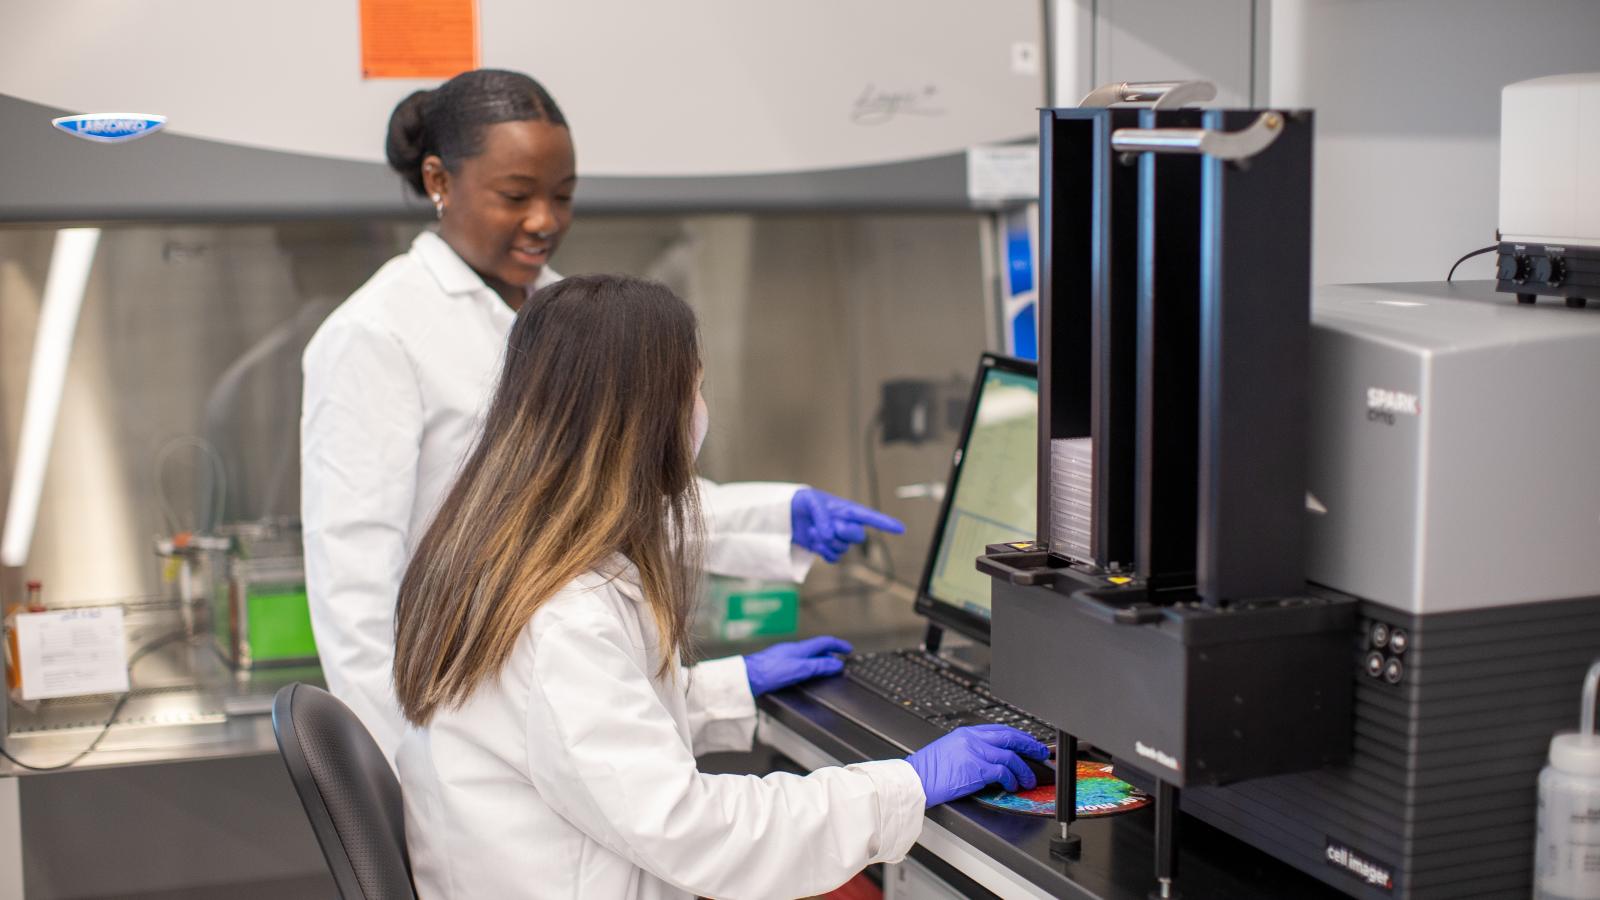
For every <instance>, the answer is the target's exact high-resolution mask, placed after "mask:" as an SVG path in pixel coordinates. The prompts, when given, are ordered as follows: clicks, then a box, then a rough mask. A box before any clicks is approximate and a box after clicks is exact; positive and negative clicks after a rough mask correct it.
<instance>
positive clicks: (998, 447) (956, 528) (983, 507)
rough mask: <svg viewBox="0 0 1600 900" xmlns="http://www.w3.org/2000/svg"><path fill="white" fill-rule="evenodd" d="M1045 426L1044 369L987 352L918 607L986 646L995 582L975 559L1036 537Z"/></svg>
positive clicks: (952, 468)
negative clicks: (997, 546) (996, 548)
mask: <svg viewBox="0 0 1600 900" xmlns="http://www.w3.org/2000/svg"><path fill="white" fill-rule="evenodd" d="M1038 422H1039V375H1038V367H1037V366H1036V365H1035V364H1034V363H1031V362H1027V361H1024V360H1019V359H1012V358H1010V357H1006V356H998V355H996V354H993V353H985V354H984V355H983V358H982V359H981V360H980V361H979V363H978V374H977V378H976V379H975V380H974V382H973V386H972V395H971V397H970V399H969V400H968V401H967V416H966V421H965V422H964V423H963V425H962V429H961V440H960V441H959V442H958V443H957V444H956V448H955V452H954V454H953V455H952V458H951V464H950V478H949V480H948V481H947V482H946V486H945V495H944V501H943V505H942V506H941V507H940V509H939V521H938V525H937V527H936V528H935V530H934V534H933V545H932V547H931V549H930V550H929V552H928V559H927V562H926V564H925V565H924V566H923V571H922V581H921V583H920V584H919V585H918V587H917V603H916V608H917V611H918V612H919V613H922V614H923V615H925V616H927V617H928V618H929V619H931V620H932V621H934V622H936V623H938V624H940V625H943V626H945V627H947V628H951V629H954V630H955V631H959V632H961V633H962V634H965V635H967V636H969V637H972V638H975V639H977V640H981V641H983V642H985V643H987V642H988V640H989V586H990V584H991V583H992V582H993V579H991V578H990V577H989V576H987V575H985V574H983V573H981V572H979V571H978V569H977V565H976V560H977V558H978V557H979V556H982V555H983V552H984V547H985V546H986V545H988V544H999V543H1004V542H1009V541H1031V540H1033V539H1034V529H1035V527H1036V525H1037V522H1036V520H1035V509H1036V507H1037V494H1036V489H1035V485H1036V482H1037V478H1038V447H1039V428H1038Z"/></svg>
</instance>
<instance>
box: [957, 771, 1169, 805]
mask: <svg viewBox="0 0 1600 900" xmlns="http://www.w3.org/2000/svg"><path fill="white" fill-rule="evenodd" d="M972 796H973V799H975V800H977V801H978V802H979V803H982V804H983V805H984V806H987V807H990V808H992V809H999V810H1004V811H1006V812H1013V813H1020V814H1022V815H1025V816H1050V817H1052V818H1053V817H1054V816H1055V814H1056V786H1055V785H1053V784H1047V785H1044V786H1042V787H1036V788H1034V789H1033V790H1031V791H1021V792H1019V793H1015V794H1013V793H1011V792H1010V791H1008V790H1006V789H1005V788H1002V787H1000V786H998V785H993V786H990V787H988V788H985V789H984V790H982V791H979V792H978V793H976V794H973V795H972ZM1149 803H1150V795H1149V794H1146V793H1145V792H1144V791H1141V790H1139V789H1138V788H1136V787H1134V786H1133V785H1131V784H1129V783H1127V782H1126V781H1123V780H1122V779H1120V778H1117V777H1115V776H1113V775H1112V774H1111V766H1110V765H1108V764H1106V763H1096V762H1084V761H1082V760H1079V761H1078V818H1080V819H1082V818H1088V817H1091V816H1109V815H1112V814H1114V813H1120V812H1127V811H1128V810H1130V809H1138V808H1139V807H1141V806H1146V805H1148V804H1149Z"/></svg>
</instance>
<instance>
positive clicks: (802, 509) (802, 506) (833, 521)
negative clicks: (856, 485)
mask: <svg viewBox="0 0 1600 900" xmlns="http://www.w3.org/2000/svg"><path fill="white" fill-rule="evenodd" d="M789 526H790V532H791V537H790V540H791V541H793V542H794V543H795V545H797V546H800V547H804V548H805V549H807V550H810V551H811V552H812V553H815V554H817V555H818V556H820V557H822V558H823V559H825V560H827V561H828V562H830V563H836V562H838V561H839V560H840V559H841V558H842V557H843V556H844V553H845V551H846V550H849V549H850V545H851V544H859V543H861V542H862V541H865V540H866V539H867V529H868V528H876V529H878V530H879V531H887V532H889V533H890V534H903V533H904V532H905V530H906V526H904V525H902V524H900V521H899V520H898V519H895V518H893V517H892V516H886V515H884V514H883V513H881V512H878V511H877V510H875V509H870V508H868V507H865V506H862V505H861V504H859V503H851V502H850V501H849V500H845V499H843V498H841V497H835V496H834V495H832V494H830V493H828V492H827V491H819V490H817V489H816V488H801V489H800V490H798V491H795V494H794V499H793V500H791V501H790V502H789Z"/></svg>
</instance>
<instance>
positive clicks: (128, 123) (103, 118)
mask: <svg viewBox="0 0 1600 900" xmlns="http://www.w3.org/2000/svg"><path fill="white" fill-rule="evenodd" d="M50 124H51V125H54V126H55V127H57V128H59V129H61V130H62V131H65V132H66V133H67V134H70V135H74V136H76V137H81V138H83V139H84V140H86V141H100V142H102V143H106V144H116V143H121V142H122V141H131V140H133V139H134V138H142V137H144V136H145V135H147V134H155V133H156V132H158V131H160V130H161V126H163V125H165V124H167V117H166V116H154V115H150V114H148V113H88V114H87V115H82V116H62V117H61V118H59V119H51V120H50Z"/></svg>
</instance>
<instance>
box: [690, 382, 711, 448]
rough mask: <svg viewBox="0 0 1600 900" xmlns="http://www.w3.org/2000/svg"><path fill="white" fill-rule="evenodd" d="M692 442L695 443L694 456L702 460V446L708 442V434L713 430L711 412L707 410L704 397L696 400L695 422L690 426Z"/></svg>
mask: <svg viewBox="0 0 1600 900" xmlns="http://www.w3.org/2000/svg"><path fill="white" fill-rule="evenodd" d="M689 428H690V440H692V441H694V455H695V458H696V459H699V458H700V445H701V444H704V443H705V442H706V432H707V431H708V430H709V429H710V428H711V411H710V410H708V409H706V401H705V399H704V398H702V397H698V396H697V397H695V398H694V422H693V424H691V425H690V426H689Z"/></svg>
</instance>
